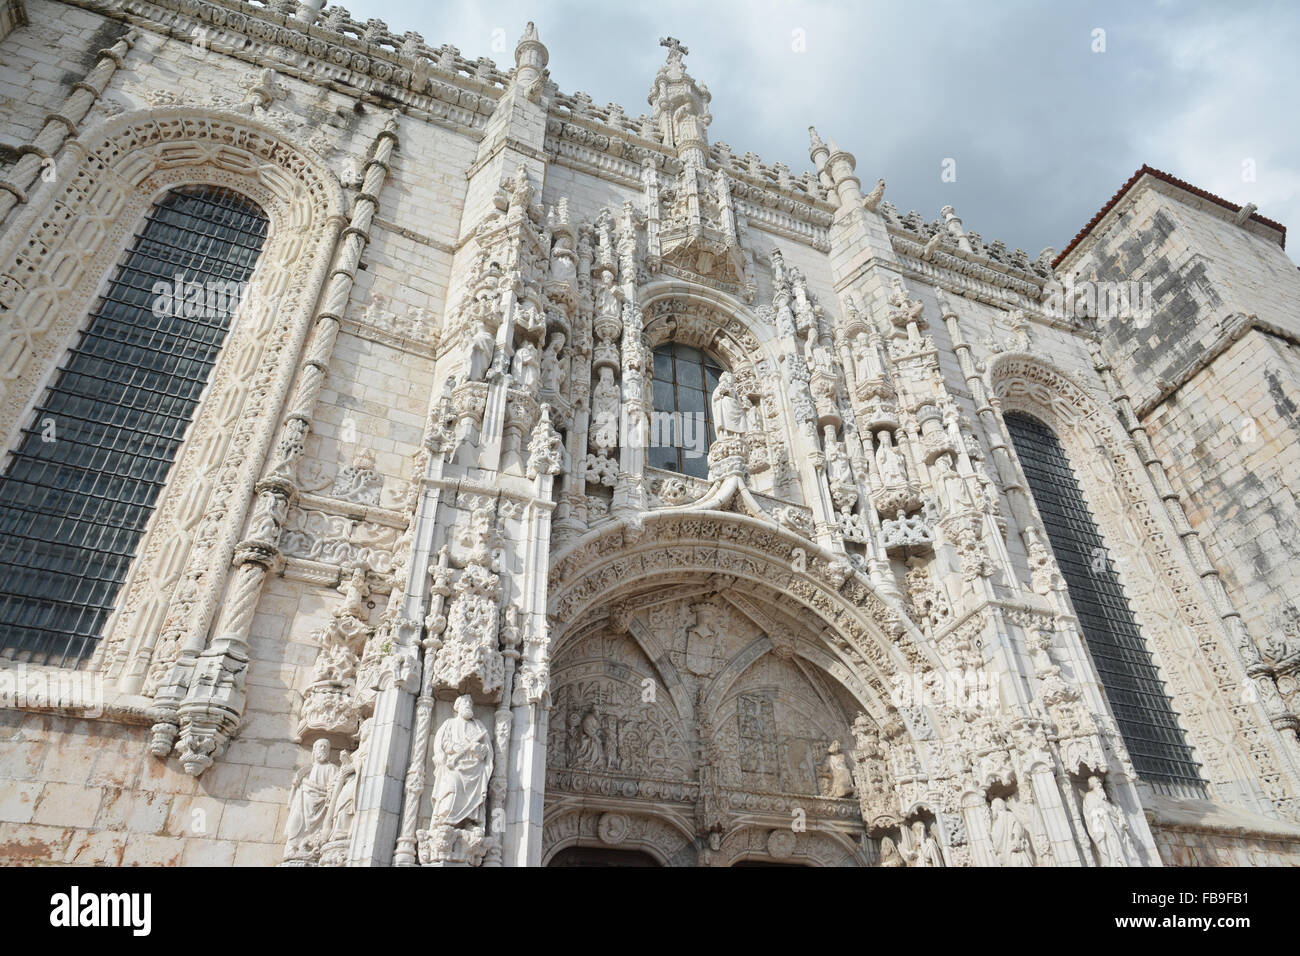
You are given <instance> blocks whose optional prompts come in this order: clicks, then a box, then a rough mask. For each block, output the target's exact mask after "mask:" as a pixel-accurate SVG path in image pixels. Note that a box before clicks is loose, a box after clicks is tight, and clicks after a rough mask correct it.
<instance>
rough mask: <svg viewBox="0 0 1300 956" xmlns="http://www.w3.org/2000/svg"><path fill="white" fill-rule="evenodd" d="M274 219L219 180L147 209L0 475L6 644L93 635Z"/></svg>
mask: <svg viewBox="0 0 1300 956" xmlns="http://www.w3.org/2000/svg"><path fill="white" fill-rule="evenodd" d="M266 230H267V219H266V217H265V216H264V215H263V214H262V211H261V210H260V209H259V208H258V207H257V206H256V205H254V204H253V203H252V202H251V201H249V200H248V199H245V198H244V197H243V196H240V195H238V194H237V193H234V192H231V191H230V190H227V189H218V188H215V187H207V186H203V187H183V188H180V189H175V190H172V191H171V192H169V193H167V194H166V195H165V196H163V197H162V198H161V199H160V200H159V201H158V202H157V204H156V205H155V206H154V208H153V209H152V210H151V212H150V213H149V215H148V216H147V217H146V219H145V222H144V226H143V228H142V229H141V230H140V232H139V234H138V235H137V236H136V237H135V241H134V243H133V244H132V246H131V249H130V252H129V253H128V254H127V256H126V259H125V261H124V262H123V263H122V264H121V266H119V268H118V270H117V272H116V274H115V275H114V277H113V279H112V281H111V282H110V283H109V285H108V290H107V291H106V292H105V293H104V295H103V297H102V298H101V299H100V300H99V302H98V303H97V304H96V306H95V308H94V311H93V312H91V314H90V320H89V322H88V324H87V325H86V327H85V330H84V331H83V332H82V333H81V338H80V341H78V343H77V345H76V347H75V348H73V349H72V352H71V353H70V354H69V355H68V357H67V360H66V361H65V362H64V363H63V365H62V366H61V367H60V368H59V369H58V371H57V372H56V373H55V376H54V379H53V384H51V385H50V386H49V388H48V389H47V390H46V392H45V394H44V395H42V396H41V399H40V402H39V404H38V405H37V406H36V410H35V413H34V416H33V419H32V424H31V426H30V427H29V428H27V429H25V430H24V431H23V433H22V437H21V439H20V440H19V443H18V447H17V448H16V449H15V450H14V453H13V455H12V457H11V460H10V462H9V465H8V467H7V468H6V469H5V472H4V474H3V475H2V476H0V657H4V658H9V659H17V660H23V661H31V662H33V663H40V664H54V665H58V666H64V665H69V664H76V663H77V662H79V661H81V660H83V659H84V658H86V657H87V656H89V654H90V652H91V650H93V648H94V645H95V642H96V641H97V640H98V639H99V636H100V632H101V630H102V629H103V626H104V622H105V620H106V619H107V618H108V615H109V614H110V613H111V611H112V608H113V603H114V601H115V600H116V598H117V592H118V589H119V588H120V587H121V585H122V581H123V580H124V579H125V577H126V572H127V568H128V567H129V566H130V563H131V559H132V558H133V557H134V555H135V550H136V546H137V544H139V541H140V537H141V535H142V534H143V533H144V529H145V525H146V523H147V522H148V520H149V516H150V514H152V512H153V508H154V504H155V502H156V501H157V498H158V493H159V492H160V491H161V490H162V487H163V484H164V482H166V480H167V473H168V471H169V470H170V469H171V466H172V462H173V460H174V459H175V457H176V451H177V449H178V448H179V447H180V444H181V441H182V439H183V438H184V435H185V429H186V427H187V426H188V425H189V422H190V419H191V418H192V417H193V415H194V409H195V406H196V405H197V404H198V400H199V395H200V393H201V392H202V391H203V388H204V386H205V385H206V384H207V381H208V375H209V373H210V372H211V371H212V366H213V365H214V364H215V362H216V360H217V355H218V353H219V352H220V351H221V345H222V342H223V341H224V340H225V338H226V333H227V331H228V330H229V328H230V320H231V315H232V313H233V312H234V310H235V308H236V306H237V305H238V303H239V298H240V296H241V294H242V292H243V289H244V285H245V283H246V282H247V281H248V277H249V276H250V275H251V274H252V271H253V266H254V264H255V263H256V261H257V257H258V254H259V253H260V251H261V249H262V242H263V240H264V239H265V238H266Z"/></svg>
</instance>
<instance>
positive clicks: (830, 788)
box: [822, 740, 853, 799]
mask: <svg viewBox="0 0 1300 956" xmlns="http://www.w3.org/2000/svg"><path fill="white" fill-rule="evenodd" d="M825 770H826V774H827V778H828V779H827V780H826V783H825V785H824V786H823V787H822V796H824V797H834V798H836V799H839V798H842V797H851V796H853V774H852V772H851V771H850V770H849V759H848V757H847V756H846V755H845V754H844V750H843V748H841V747H840V742H839V741H838V740H832V741H831V745H830V748H829V749H828V750H827V752H826V762H825Z"/></svg>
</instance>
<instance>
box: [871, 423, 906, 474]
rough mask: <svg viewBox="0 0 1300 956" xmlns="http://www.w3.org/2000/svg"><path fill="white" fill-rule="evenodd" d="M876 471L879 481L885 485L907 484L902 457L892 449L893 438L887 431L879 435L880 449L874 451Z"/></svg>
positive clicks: (895, 449)
mask: <svg viewBox="0 0 1300 956" xmlns="http://www.w3.org/2000/svg"><path fill="white" fill-rule="evenodd" d="M876 470H877V472H878V473H879V475H880V480H881V481H883V482H884V483H885V484H886V485H901V484H906V482H907V471H906V469H905V468H904V466H903V457H902V456H901V455H900V454H899V453H898V449H897V448H895V447H894V442H893V437H892V436H891V435H890V433H889V432H888V431H882V432H881V433H880V447H879V448H877V449H876Z"/></svg>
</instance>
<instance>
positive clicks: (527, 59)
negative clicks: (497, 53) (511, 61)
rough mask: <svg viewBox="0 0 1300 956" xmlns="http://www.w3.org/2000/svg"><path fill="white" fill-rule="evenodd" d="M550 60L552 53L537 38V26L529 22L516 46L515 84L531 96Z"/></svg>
mask: <svg viewBox="0 0 1300 956" xmlns="http://www.w3.org/2000/svg"><path fill="white" fill-rule="evenodd" d="M549 60H550V53H548V52H547V49H546V46H545V45H544V44H543V43H542V41H541V39H540V38H539V37H538V36H537V27H536V25H535V24H534V23H533V22H532V21H531V20H529V21H528V25H527V26H525V27H524V35H523V36H522V37H520V38H519V42H518V43H517V44H516V45H515V82H516V83H518V84H519V86H520V88H521V89H523V90H524V91H525V92H529V93H530V95H531V91H532V88H533V87H534V85H536V83H537V81H538V80H540V79H541V78H542V70H544V69H545V68H546V64H547V62H548V61H549Z"/></svg>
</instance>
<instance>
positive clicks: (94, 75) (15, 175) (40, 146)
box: [0, 29, 137, 226]
mask: <svg viewBox="0 0 1300 956" xmlns="http://www.w3.org/2000/svg"><path fill="white" fill-rule="evenodd" d="M136 37H137V33H136V31H135V30H134V29H132V30H128V31H127V32H126V34H125V35H124V36H123V37H122V39H120V40H118V41H117V42H116V43H114V44H113V45H112V46H111V47H109V48H108V49H106V50H100V51H99V54H98V55H99V60H98V61H97V62H96V63H95V65H94V66H93V67H91V70H90V72H89V73H87V74H86V78H85V79H84V80H81V81H79V82H77V83H73V84H72V92H71V93H70V94H68V98H67V99H66V100H64V101H63V105H62V106H60V107H59V108H58V110H57V111H55V112H53V113H51V114H49V115H48V116H47V117H45V125H44V126H43V127H41V131H40V132H39V133H37V134H36V138H35V139H34V140H32V141H31V142H30V143H28V144H27V145H25V146H20V147H18V152H19V154H20V156H19V159H18V162H16V163H14V165H13V168H12V169H11V170H10V171H9V177H8V178H7V179H0V226H3V225H4V223H5V219H6V218H7V217H8V216H9V213H11V212H12V211H13V209H14V207H15V206H17V205H19V204H20V203H25V202H27V200H28V198H29V197H30V192H29V191H30V190H31V188H32V186H33V184H34V183H35V182H36V180H37V178H38V177H41V178H46V177H47V176H48V175H49V174H47V173H46V170H50V171H51V173H52V174H53V175H54V176H57V169H56V167H55V165H54V164H55V160H56V157H57V156H58V153H59V151H60V150H61V149H62V148H63V146H64V144H65V143H66V142H67V141H68V139H69V138H70V137H73V136H76V135H77V133H78V132H80V130H79V129H78V128H77V124H78V123H80V122H81V121H82V120H83V119H85V118H86V114H87V113H89V112H90V109H91V107H93V106H94V105H95V101H96V100H98V99H99V97H100V95H101V94H102V93H103V92H104V90H105V89H106V88H107V87H108V83H109V81H110V80H111V79H112V78H113V74H114V73H116V72H117V71H118V70H120V69H121V68H122V63H123V61H124V60H125V59H126V55H127V53H128V52H129V51H130V49H131V48H132V47H133V46H135V41H136ZM49 181H51V182H52V181H53V180H52V179H51V180H49Z"/></svg>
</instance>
